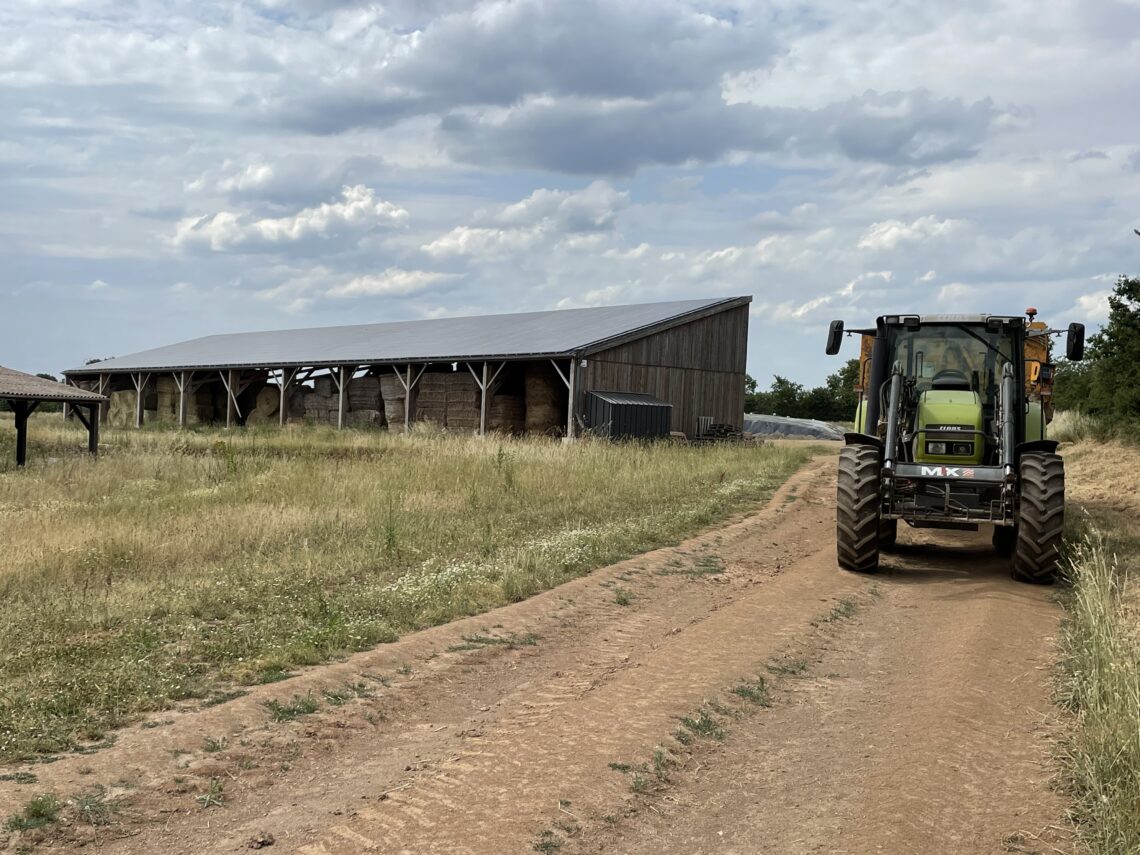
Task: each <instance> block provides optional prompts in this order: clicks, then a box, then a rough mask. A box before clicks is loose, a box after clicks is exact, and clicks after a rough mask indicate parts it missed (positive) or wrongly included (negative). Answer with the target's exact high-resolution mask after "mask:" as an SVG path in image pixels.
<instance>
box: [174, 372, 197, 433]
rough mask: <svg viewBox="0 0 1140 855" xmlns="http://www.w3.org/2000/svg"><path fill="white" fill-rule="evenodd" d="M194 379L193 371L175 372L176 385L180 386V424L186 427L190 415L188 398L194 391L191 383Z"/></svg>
mask: <svg viewBox="0 0 1140 855" xmlns="http://www.w3.org/2000/svg"><path fill="white" fill-rule="evenodd" d="M193 379H194V372H193V371H176V372H175V373H174V385H175V386H177V387H178V426H179V427H183V428H184V427H186V422H187V419H188V415H189V410H188V404H187V400H186V399H187V397H188V396H189V395H190V392H191V391H192V389H191V386H190V384H191V382H192V381H193Z"/></svg>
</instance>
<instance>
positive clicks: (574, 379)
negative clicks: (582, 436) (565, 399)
mask: <svg viewBox="0 0 1140 855" xmlns="http://www.w3.org/2000/svg"><path fill="white" fill-rule="evenodd" d="M567 385H568V386H569V387H570V403H569V404H567V406H566V438H567V439H573V438H574V432H575V428H576V427H577V424H576V422H575V419H574V416H575V412H574V410H575V407H576V405H577V403H578V358H577V357H572V358H571V359H570V382H569V383H568V384H567Z"/></svg>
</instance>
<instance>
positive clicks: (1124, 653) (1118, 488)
mask: <svg viewBox="0 0 1140 855" xmlns="http://www.w3.org/2000/svg"><path fill="white" fill-rule="evenodd" d="M1093 430H1094V431H1095V426H1093ZM1090 432H1091V431H1090ZM1065 465H1066V470H1067V473H1066V474H1067V480H1068V483H1069V487H1068V499H1069V502H1068V509H1067V517H1068V519H1067V522H1068V525H1069V539H1070V543H1071V544H1072V547H1073V554H1072V579H1071V581H1072V584H1071V588H1069V589H1068V590H1067V591H1065V592H1064V593H1063V594H1062V601H1063V602H1064V603H1065V605H1066V608H1067V617H1066V621H1065V631H1064V634H1063V638H1062V651H1063V677H1062V686H1061V699H1062V702H1063V703H1064V704H1065V706H1067V707H1068V708H1069V709H1070V710H1072V712H1073V713H1074V715H1075V716H1076V720H1077V725H1078V726H1077V727H1076V728H1074V729H1073V730H1072V731H1071V732H1070V733H1069V735H1068V736H1067V738H1066V739H1065V742H1064V744H1063V754H1062V761H1063V764H1064V770H1065V778H1066V783H1067V785H1068V789H1069V792H1070V793H1071V795H1072V797H1073V799H1074V803H1075V818H1076V820H1077V825H1078V829H1079V830H1080V832H1081V835H1082V838H1083V840H1084V842H1085V843H1086V844H1087V845H1088V848H1089V849H1090V850H1091V851H1092V852H1094V853H1103V855H1110V853H1111V855H1118V853H1119V855H1124V853H1135V852H1140V523H1138V522H1137V521H1138V520H1140V493H1138V492H1137V489H1136V475H1135V473H1136V472H1137V471H1140V448H1138V447H1137V446H1135V445H1128V444H1124V443H1120V442H1107V443H1106V442H1099V441H1094V440H1092V439H1090V440H1089V441H1087V442H1081V443H1078V444H1077V445H1075V446H1073V447H1071V448H1069V449H1067V450H1066V452H1065Z"/></svg>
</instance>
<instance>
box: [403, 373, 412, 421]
mask: <svg viewBox="0 0 1140 855" xmlns="http://www.w3.org/2000/svg"><path fill="white" fill-rule="evenodd" d="M411 429H412V363H410V362H409V363H408V378H407V382H406V383H404V433H405V434H406V433H407V432H408V431H409V430H411Z"/></svg>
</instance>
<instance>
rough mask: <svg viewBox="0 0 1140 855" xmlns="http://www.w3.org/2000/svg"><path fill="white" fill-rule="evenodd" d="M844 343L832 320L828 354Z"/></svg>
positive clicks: (840, 328) (839, 328) (839, 327)
mask: <svg viewBox="0 0 1140 855" xmlns="http://www.w3.org/2000/svg"><path fill="white" fill-rule="evenodd" d="M1070 335H1071V333H1070ZM842 343H843V321H832V322H831V326H829V327H828V328H827V355H828V356H835V354H837V353H839V345H841V344H842Z"/></svg>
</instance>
